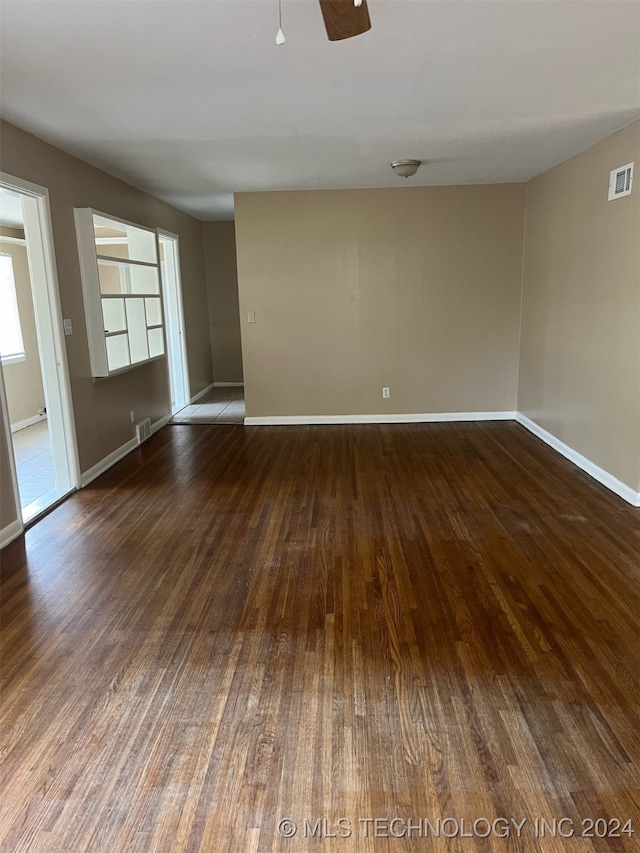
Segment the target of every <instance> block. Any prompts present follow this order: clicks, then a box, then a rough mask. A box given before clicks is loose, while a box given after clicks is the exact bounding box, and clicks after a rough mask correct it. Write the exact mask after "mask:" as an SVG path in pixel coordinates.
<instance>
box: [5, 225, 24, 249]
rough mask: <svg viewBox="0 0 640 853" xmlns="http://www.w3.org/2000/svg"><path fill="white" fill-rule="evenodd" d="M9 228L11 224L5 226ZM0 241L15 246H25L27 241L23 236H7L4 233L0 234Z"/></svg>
mask: <svg viewBox="0 0 640 853" xmlns="http://www.w3.org/2000/svg"><path fill="white" fill-rule="evenodd" d="M7 227H9V228H11V227H12V226H11V225H9V226H7ZM0 243H13V244H14V245H16V246H26V245H27V241H26V240H25V238H24V237H7V236H6V235H4V234H0Z"/></svg>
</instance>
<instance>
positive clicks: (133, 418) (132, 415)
mask: <svg viewBox="0 0 640 853" xmlns="http://www.w3.org/2000/svg"><path fill="white" fill-rule="evenodd" d="M129 417H130V418H131V423H132V424H133V423H135V420H136V413H135V412H134V411H133V409H131V411H130V412H129Z"/></svg>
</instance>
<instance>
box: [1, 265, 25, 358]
mask: <svg viewBox="0 0 640 853" xmlns="http://www.w3.org/2000/svg"><path fill="white" fill-rule="evenodd" d="M0 357H1V358H2V363H3V364H14V363H15V362H16V361H24V359H25V358H26V354H25V351H24V342H23V340H22V329H21V328H20V314H19V313H18V300H17V298H16V280H15V278H14V275H13V261H12V260H11V255H5V254H0Z"/></svg>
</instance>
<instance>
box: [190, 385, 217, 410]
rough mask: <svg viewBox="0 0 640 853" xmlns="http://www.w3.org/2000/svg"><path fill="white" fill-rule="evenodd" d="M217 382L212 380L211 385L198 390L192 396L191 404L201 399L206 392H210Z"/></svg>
mask: <svg viewBox="0 0 640 853" xmlns="http://www.w3.org/2000/svg"><path fill="white" fill-rule="evenodd" d="M215 384H216V383H215V382H212V383H211V385H207V387H206V388H203V389H202V391H198V393H197V394H195V395H194V396H193V397H192V398H191V400H190V401H189V405H191V404H192V403H195V402H196V401H197V400H199V399H200V398H201V397H204V395H205V394H208V393H209V391H211V389H212V388H214V387H215Z"/></svg>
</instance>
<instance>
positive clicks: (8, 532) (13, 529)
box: [0, 518, 24, 548]
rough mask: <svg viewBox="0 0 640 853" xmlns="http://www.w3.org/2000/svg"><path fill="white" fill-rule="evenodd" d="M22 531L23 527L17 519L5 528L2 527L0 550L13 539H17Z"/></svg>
mask: <svg viewBox="0 0 640 853" xmlns="http://www.w3.org/2000/svg"><path fill="white" fill-rule="evenodd" d="M23 530H24V527H23V526H22V522H21V521H20V520H19V519H17V518H16V520H15V521H12V522H11V523H10V524H7V526H6V527H3V528H2V530H0V548H4V547H5V545H8V544H9V542H13V540H14V539H17V538H18V536H20V534H21V533H22V532H23Z"/></svg>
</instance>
